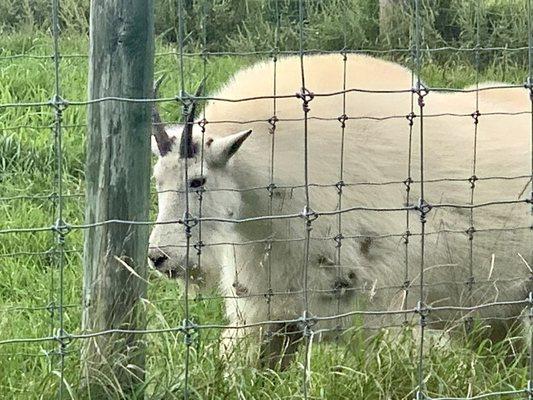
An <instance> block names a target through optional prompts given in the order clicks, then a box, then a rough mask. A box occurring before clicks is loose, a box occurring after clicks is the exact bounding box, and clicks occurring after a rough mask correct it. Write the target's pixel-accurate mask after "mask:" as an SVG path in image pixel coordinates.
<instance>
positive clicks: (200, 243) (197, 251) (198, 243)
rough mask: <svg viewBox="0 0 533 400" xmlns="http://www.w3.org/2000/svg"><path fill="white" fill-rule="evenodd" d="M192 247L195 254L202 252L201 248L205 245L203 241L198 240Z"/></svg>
mask: <svg viewBox="0 0 533 400" xmlns="http://www.w3.org/2000/svg"><path fill="white" fill-rule="evenodd" d="M193 247H194V249H195V250H196V254H197V255H201V254H202V248H203V247H205V243H204V242H203V241H201V240H199V241H197V242H196V243H195V244H194V245H193Z"/></svg>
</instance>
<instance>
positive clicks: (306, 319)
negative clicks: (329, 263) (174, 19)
mask: <svg viewBox="0 0 533 400" xmlns="http://www.w3.org/2000/svg"><path fill="white" fill-rule="evenodd" d="M298 27H299V30H300V32H299V33H300V41H299V56H300V72H301V84H302V87H301V91H300V93H299V94H298V97H299V98H300V99H301V100H302V109H303V145H304V146H303V147H304V148H303V151H304V154H303V156H304V163H303V164H304V165H303V167H304V186H305V187H304V189H305V207H304V209H303V211H302V217H303V218H304V220H305V243H304V256H303V268H302V282H303V316H302V325H303V337H304V345H305V358H304V365H303V384H302V390H303V397H304V399H305V400H307V399H308V396H309V385H310V382H309V380H310V374H311V371H310V367H311V341H312V340H313V331H312V326H311V320H310V314H309V290H308V289H309V282H308V280H309V271H308V269H309V252H310V246H311V230H312V222H313V218H314V216H316V214H314V212H313V210H312V209H311V201H310V197H309V143H308V139H309V138H308V113H309V110H310V108H309V102H310V101H311V100H312V99H313V95H312V93H311V92H310V91H309V90H308V89H307V88H306V85H305V66H304V54H305V53H304V2H303V0H299V2H298Z"/></svg>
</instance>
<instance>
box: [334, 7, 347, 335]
mask: <svg viewBox="0 0 533 400" xmlns="http://www.w3.org/2000/svg"><path fill="white" fill-rule="evenodd" d="M346 18H347V13H346V14H345V19H344V22H343V30H342V32H343V46H342V50H341V56H342V114H341V115H340V116H339V118H338V120H339V122H340V127H341V132H340V136H341V143H340V150H339V151H340V160H339V181H338V182H337V184H336V186H337V209H338V210H342V194H343V188H344V185H345V183H344V155H345V154H344V153H345V152H344V145H345V133H346V121H347V120H348V117H347V115H346V70H347V61H348V55H347V54H346V49H347V47H348V45H347V40H348V33H347V32H346V29H347V28H346V26H347V20H346ZM342 239H343V234H342V213H339V214H338V215H337V236H336V237H335V247H336V250H337V251H336V258H337V259H336V260H335V265H336V266H337V268H336V271H335V272H336V275H337V282H341V278H342V269H343V267H342V263H341V249H342ZM335 289H336V290H338V291H339V293H337V314H339V315H340V314H341V293H340V288H336V287H335ZM341 322H342V321H341V319H338V321H337V326H336V329H335V330H336V332H335V340H336V341H337V342H338V339H339V334H340V333H341V330H342V323H341Z"/></svg>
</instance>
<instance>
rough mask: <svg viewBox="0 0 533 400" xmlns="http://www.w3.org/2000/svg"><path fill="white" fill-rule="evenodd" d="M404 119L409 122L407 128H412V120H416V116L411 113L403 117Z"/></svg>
mask: <svg viewBox="0 0 533 400" xmlns="http://www.w3.org/2000/svg"><path fill="white" fill-rule="evenodd" d="M405 118H406V119H407V121H409V126H413V124H414V120H415V118H416V114H415V113H414V112H412V111H411V112H410V113H409V114H407V115H406V116H405Z"/></svg>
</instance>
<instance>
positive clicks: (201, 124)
mask: <svg viewBox="0 0 533 400" xmlns="http://www.w3.org/2000/svg"><path fill="white" fill-rule="evenodd" d="M207 124H208V121H207V119H205V118H202V119H201V120H200V121H198V126H199V127H200V129H201V130H202V132H205V126H206V125H207Z"/></svg>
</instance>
